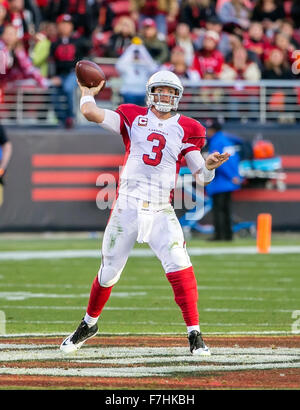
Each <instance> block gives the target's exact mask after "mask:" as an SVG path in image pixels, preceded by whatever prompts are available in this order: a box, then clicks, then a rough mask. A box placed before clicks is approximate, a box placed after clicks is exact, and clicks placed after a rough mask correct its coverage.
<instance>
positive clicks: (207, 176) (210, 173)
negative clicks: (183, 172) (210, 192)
mask: <svg viewBox="0 0 300 410" xmlns="http://www.w3.org/2000/svg"><path fill="white" fill-rule="evenodd" d="M203 177H204V182H205V183H207V182H211V181H212V180H213V179H214V177H215V170H214V169H207V168H206V166H205V165H204V167H203Z"/></svg>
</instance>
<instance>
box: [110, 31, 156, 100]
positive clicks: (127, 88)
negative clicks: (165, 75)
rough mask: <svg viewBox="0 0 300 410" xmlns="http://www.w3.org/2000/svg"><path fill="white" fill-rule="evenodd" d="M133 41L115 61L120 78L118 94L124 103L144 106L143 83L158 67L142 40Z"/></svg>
mask: <svg viewBox="0 0 300 410" xmlns="http://www.w3.org/2000/svg"><path fill="white" fill-rule="evenodd" d="M133 42H134V43H133V44H131V45H130V46H129V47H127V49H126V50H125V51H124V53H123V54H122V55H121V57H119V59H118V61H117V63H116V69H117V71H118V72H119V73H120V76H121V78H122V85H121V89H120V94H121V96H122V97H123V101H124V103H125V104H126V103H131V104H137V105H142V106H144V105H145V96H146V87H145V84H146V83H147V81H148V79H149V77H150V76H151V75H152V74H153V73H154V72H155V71H157V68H158V67H157V64H156V63H155V62H154V60H153V59H152V57H151V56H150V54H149V52H148V50H147V49H146V47H145V46H144V45H143V44H142V41H141V40H140V39H139V38H134V39H133Z"/></svg>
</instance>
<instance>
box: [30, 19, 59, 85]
mask: <svg viewBox="0 0 300 410" xmlns="http://www.w3.org/2000/svg"><path fill="white" fill-rule="evenodd" d="M33 40H34V45H33V47H32V51H31V54H30V57H31V59H32V62H33V65H34V66H35V67H37V68H38V69H39V70H40V72H41V74H42V75H43V76H44V77H46V78H47V77H48V75H49V61H48V60H49V55H50V47H51V43H54V42H55V41H56V40H57V30H56V25H55V24H54V23H51V22H43V23H41V25H40V30H39V32H38V33H36V34H35V35H34V37H33Z"/></svg>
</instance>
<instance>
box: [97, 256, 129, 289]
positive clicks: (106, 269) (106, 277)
mask: <svg viewBox="0 0 300 410" xmlns="http://www.w3.org/2000/svg"><path fill="white" fill-rule="evenodd" d="M122 271H123V266H122V268H121V269H118V268H117V267H114V266H113V265H112V264H110V263H108V261H107V260H106V259H105V262H104V263H102V264H101V266H100V269H99V272H98V280H99V284H100V286H103V287H105V288H108V287H110V286H113V285H115V284H116V283H117V282H118V280H119V279H120V276H121V273H122Z"/></svg>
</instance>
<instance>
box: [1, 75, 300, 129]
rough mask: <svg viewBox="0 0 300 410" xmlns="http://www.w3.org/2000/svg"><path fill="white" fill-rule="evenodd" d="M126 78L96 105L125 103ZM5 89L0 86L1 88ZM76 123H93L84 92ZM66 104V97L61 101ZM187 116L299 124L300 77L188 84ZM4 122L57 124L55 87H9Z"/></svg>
mask: <svg viewBox="0 0 300 410" xmlns="http://www.w3.org/2000/svg"><path fill="white" fill-rule="evenodd" d="M120 85H121V79H120V78H118V77H110V78H109V80H108V81H107V86H106V90H105V92H103V93H101V94H100V95H99V96H98V98H97V104H99V106H101V107H104V108H110V109H114V108H116V107H117V106H118V105H119V104H121V103H122V99H121V97H120V94H119V89H120ZM0 91H1V90H0ZM75 99H76V104H75V106H76V107H77V109H76V122H77V124H89V123H88V122H87V121H86V120H85V119H84V118H83V116H82V115H81V113H80V111H79V101H78V100H79V93H78V92H77V93H76V95H75ZM61 104H62V105H64V104H65V100H64V99H63V98H62V99H61ZM179 111H180V112H181V113H182V114H185V115H188V116H190V117H193V118H196V119H198V120H200V121H201V119H204V118H218V119H222V120H224V121H226V122H228V121H241V122H245V123H246V122H248V121H251V122H258V123H261V124H265V123H269V122H285V123H286V122H290V123H296V122H300V84H299V81H291V80H289V81H271V80H268V81H267V80H266V81H261V82H260V83H249V82H244V81H236V82H235V83H228V82H227V83H225V82H221V81H202V82H200V83H199V84H197V85H195V86H193V87H185V91H184V95H183V98H182V100H181V102H180V105H179ZM0 120H1V122H2V123H3V124H4V125H5V124H8V125H52V126H53V125H57V124H58V121H57V118H56V115H55V112H54V108H53V90H52V89H51V88H50V89H48V90H45V89H40V88H36V87H35V86H34V85H33V84H32V82H30V81H26V82H22V83H19V84H14V85H10V86H8V87H7V88H6V89H5V90H4V91H3V90H2V93H1V94H0Z"/></svg>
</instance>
